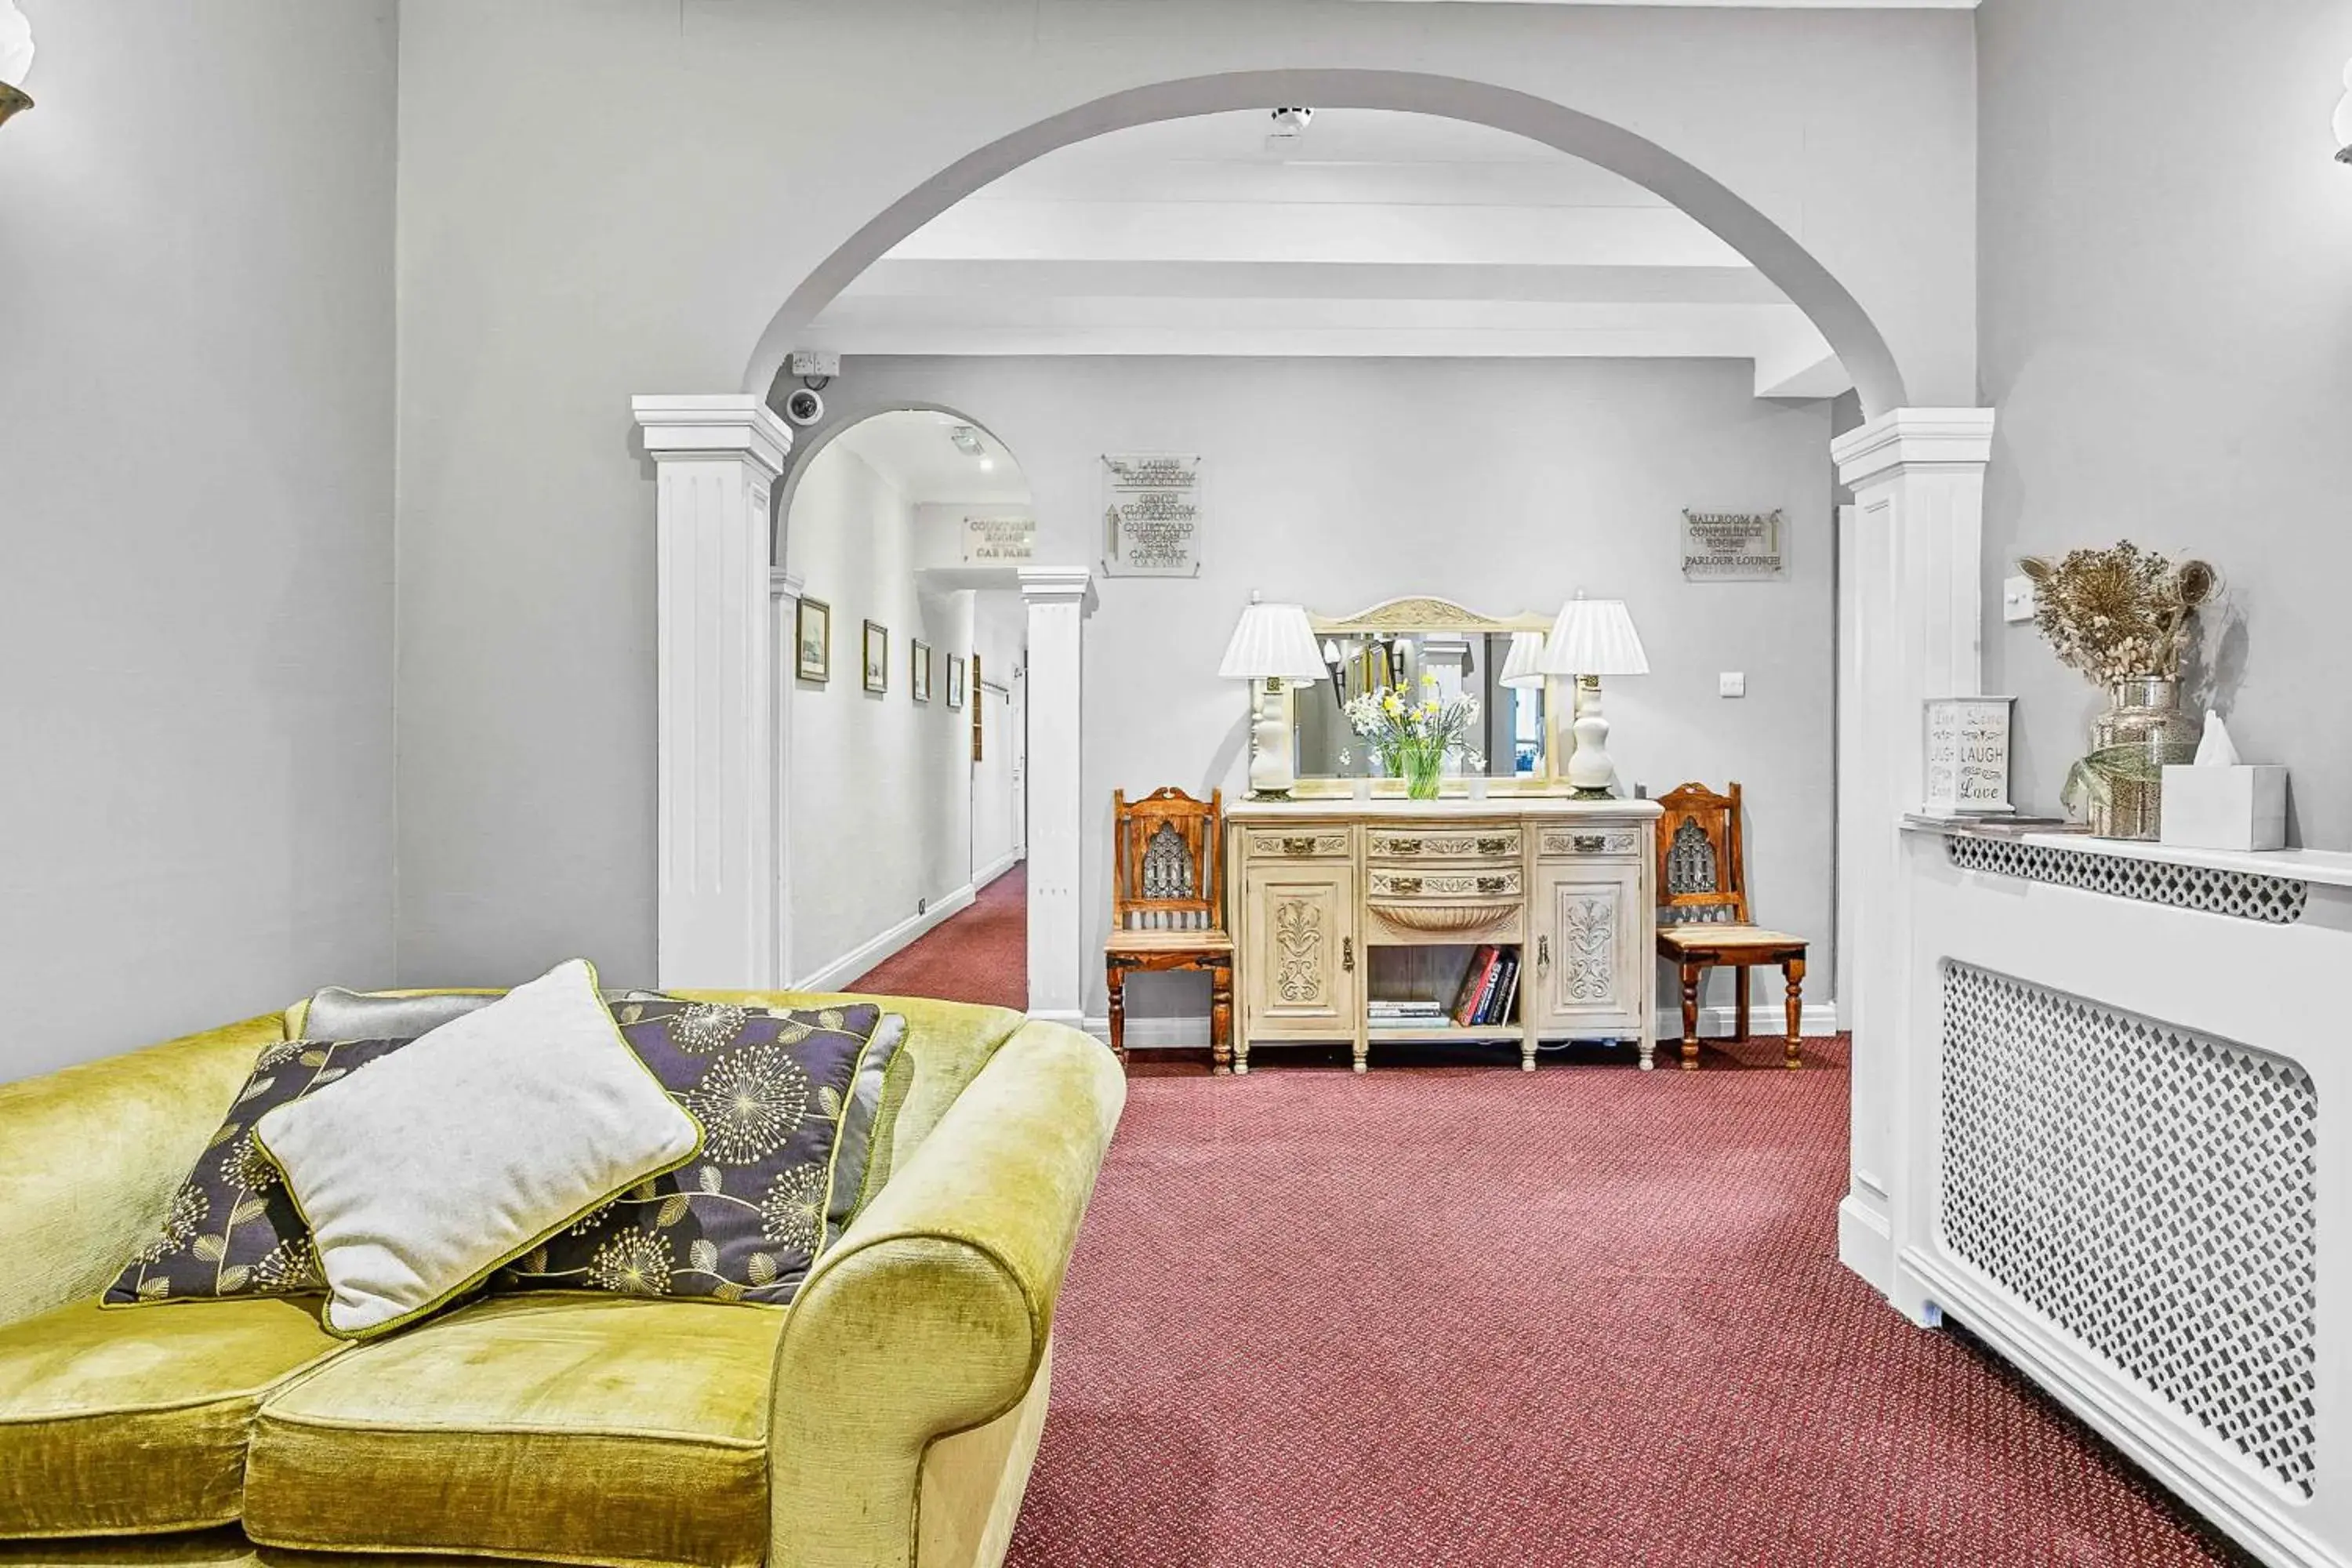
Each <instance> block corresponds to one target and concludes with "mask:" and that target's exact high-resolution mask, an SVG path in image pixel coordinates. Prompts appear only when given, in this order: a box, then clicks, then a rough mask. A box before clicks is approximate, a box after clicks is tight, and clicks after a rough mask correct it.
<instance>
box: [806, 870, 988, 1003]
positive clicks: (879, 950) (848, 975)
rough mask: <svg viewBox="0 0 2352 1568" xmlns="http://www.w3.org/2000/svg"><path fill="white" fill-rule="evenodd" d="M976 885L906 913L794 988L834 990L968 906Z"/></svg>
mask: <svg viewBox="0 0 2352 1568" xmlns="http://www.w3.org/2000/svg"><path fill="white" fill-rule="evenodd" d="M977 896H978V889H976V888H975V887H974V886H973V885H972V884H971V883H970V882H966V883H965V884H964V885H963V886H962V887H961V888H958V889H956V890H955V891H954V892H952V893H950V894H948V895H947V897H945V898H943V899H941V900H939V901H938V902H937V903H935V904H933V905H932V906H931V907H930V908H929V909H928V910H924V911H923V912H922V913H921V914H919V915H909V916H908V917H907V918H906V919H905V920H903V921H899V922H898V924H897V925H894V926H892V927H891V928H890V929H889V930H887V931H883V932H882V933H881V934H880V935H878V936H876V937H873V938H871V939H869V940H868V941H866V942H860V943H858V944H857V945H856V947H854V948H852V949H850V950H849V951H848V952H845V953H843V954H842V955H841V956H840V957H839V958H836V959H835V960H834V961H833V962H832V963H828V964H826V965H825V966H824V968H822V969H819V970H816V971H814V973H810V974H807V975H805V976H803V978H801V979H799V980H795V981H794V982H793V985H792V989H793V990H795V991H838V990H840V989H841V988H842V987H843V986H845V985H846V984H849V983H850V982H851V981H853V980H855V979H856V978H857V977H858V976H859V975H861V974H863V973H866V971H867V970H869V969H872V968H873V967H874V966H875V965H876V964H877V963H881V962H882V961H883V960H884V959H886V958H888V957H889V956H890V955H891V954H893V953H895V952H898V950H899V949H900V948H903V947H906V946H908V944H910V943H911V942H914V941H915V940H916V939H917V938H918V937H920V936H922V935H924V934H925V933H927V932H928V931H930V929H931V928H932V927H933V926H936V925H938V924H939V923H940V921H943V920H945V919H947V918H948V917H949V916H950V915H951V914H954V913H955V912H956V911H957V910H963V909H969V908H971V901H972V900H973V899H974V898H975V897H977Z"/></svg>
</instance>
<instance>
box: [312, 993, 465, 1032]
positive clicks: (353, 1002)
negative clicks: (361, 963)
mask: <svg viewBox="0 0 2352 1568" xmlns="http://www.w3.org/2000/svg"><path fill="white" fill-rule="evenodd" d="M500 994H501V993H499V992H496V991H347V990H345V989H344V988H343V987H341V986H340V985H324V986H321V987H320V988H319V989H318V990H316V991H313V992H312V993H310V996H309V997H308V999H306V1000H304V1001H303V1002H301V1003H299V1004H298V1005H297V1007H296V1008H290V1009H289V1010H288V1011H289V1016H288V1022H289V1025H290V1026H292V1032H293V1033H295V1034H298V1035H307V1036H309V1037H310V1038H311V1039H314V1040H413V1039H415V1038H416V1037H417V1036H419V1035H425V1034H430V1033H432V1032H433V1031H434V1030H436V1029H437V1028H439V1027H440V1026H442V1025H444V1024H446V1023H448V1022H449V1021H450V1020H451V1019H453V1018H462V1017H464V1016H466V1015H467V1014H468V1013H478V1012H480V1011H481V1010H482V1009H483V1008H485V1007H487V1006H488V1005H490V1004H491V1003H493V1002H495V1001H497V1000H498V999H499V995H500Z"/></svg>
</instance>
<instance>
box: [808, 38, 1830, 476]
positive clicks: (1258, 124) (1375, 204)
mask: <svg viewBox="0 0 2352 1568" xmlns="http://www.w3.org/2000/svg"><path fill="white" fill-rule="evenodd" d="M1517 3H1538V0H1517ZM1273 129H1274V126H1273V123H1272V121H1271V118H1270V116H1269V114H1268V113H1265V112H1260V111H1257V110H1249V111H1244V112H1238V113H1230V114H1213V115H1203V116H1200V117H1196V118H1193V119H1190V120H1178V121H1163V122H1160V123H1159V124H1154V125H1144V126H1138V127H1136V128H1134V129H1132V130H1128V131H1120V132H1113V133H1111V134H1109V135H1106V136H1101V137H1097V138H1095V139H1094V140H1092V141H1088V142H1079V143H1077V144H1076V145H1074V146H1070V147H1066V148H1063V149H1061V150H1060V151H1058V152H1055V153H1049V154H1047V155H1046V156H1045V157H1043V158H1040V159H1038V160H1036V161H1035V162H1034V163H1029V164H1027V165H1025V166H1024V167H1022V168H1020V169H1016V170H1014V171H1013V173H1012V174H1007V175H1005V176H1004V177H1003V179H1001V180H999V181H997V182H996V183H995V184H992V185H990V186H988V187H987V188H985V189H983V190H982V191H979V192H977V193H975V194H974V195H971V197H969V198H967V199H966V200H964V201H962V202H960V203H958V204H957V205H955V206H953V207H950V208H949V209H948V210H947V211H946V212H944V213H942V214H940V216H938V217H937V218H935V219H933V220H932V221H931V222H930V223H929V224H927V225H926V226H923V227H922V228H921V229H919V230H918V231H917V232H916V233H914V234H913V235H910V236H908V238H907V239H906V240H904V241H903V242H901V243H900V244H899V245H898V247H896V248H894V249H893V250H891V251H890V252H889V254H888V255H887V256H886V257H884V258H882V259H881V260H880V261H878V262H877V263H876V264H875V265H874V266H873V267H871V268H868V269H867V270H866V273H865V275H864V276H862V277H860V278H859V279H857V280H856V282H854V283H853V284H851V285H850V287H849V288H848V289H846V290H845V291H844V293H843V294H842V295H841V296H840V298H839V299H837V300H835V301H834V302H833V303H832V305H830V306H829V307H827V309H826V310H824V312H823V313H822V314H821V315H820V316H819V317H818V318H817V320H816V321H815V322H814V324H813V326H812V330H811V332H810V338H811V341H812V342H814V343H815V344H816V345H817V346H820V347H824V348H831V349H836V350H839V351H841V352H843V353H907V354H1081V353H1082V354H1107V353H1123V354H1340V355H1348V354H1356V355H1510V356H1526V355H1534V356H1610V357H1622V356H1637V357H1638V356H1650V355H1667V356H1675V357H1691V356H1696V357H1704V358H1731V359H1742V360H1748V361H1752V362H1754V363H1755V366H1756V384H1757V391H1758V395H1777V396H1815V397H1818V396H1827V395H1832V394H1833V393H1837V392H1840V391H1843V390H1844V388H1845V387H1846V386H1847V385H1848V384H1850V383H1849V382H1848V379H1847V378H1846V376H1845V375H1844V373H1843V369H1842V368H1841V367H1840V366H1839V365H1838V363H1837V362H1836V361H1835V359H1833V358H1832V356H1831V354H1830V352H1829V348H1828V345H1827V344H1826V343H1825V342H1823V341H1822V337H1821V334H1820V333H1819V332H1818V331H1815V330H1814V329H1813V327H1812V324H1811V322H1810V321H1807V320H1806V319H1805V317H1804V315H1803V314H1802V312H1801V311H1799V310H1797V308H1796V307H1795V306H1793V305H1791V304H1790V303H1789V302H1788V300H1787V299H1786V298H1785V297H1784V296H1782V295H1781V294H1780V291H1779V290H1778V289H1775V288H1773V287H1772V285H1771V284H1770V283H1769V282H1768V281H1767V280H1766V279H1764V278H1763V276H1762V275H1761V274H1759V273H1758V272H1757V271H1756V270H1755V268H1752V267H1749V266H1748V264H1747V263H1746V262H1745V261H1744V260H1743V259H1742V258H1740V257H1739V255H1738V253H1737V252H1735V251H1733V250H1732V249H1731V248H1730V247H1727V246H1726V245H1725V244H1724V243H1723V242H1722V241H1720V240H1718V239H1717V238H1716V237H1714V236H1713V235H1712V234H1709V233H1708V232H1707V231H1706V229H1704V228H1702V227H1701V226H1699V225H1698V224H1697V223H1696V222H1695V221H1694V220H1692V219H1691V218H1689V217H1687V216H1684V214H1683V213H1682V212H1681V211H1679V210H1678V209H1676V208H1675V207H1672V206H1669V205H1666V204H1665V203H1664V202H1663V201H1662V200H1660V199H1659V198H1658V197H1657V196H1655V195H1652V194H1651V193H1650V192H1648V191H1646V190H1644V189H1643V188H1642V187H1640V186H1638V185H1635V184H1632V183H1631V182H1629V181H1626V180H1623V179H1621V178H1619V177H1618V176H1616V175H1614V174H1609V173H1607V172H1606V171H1604V170H1601V169H1599V168H1596V167H1595V166H1593V165H1592V164H1590V163H1583V162H1581V161H1580V160H1578V159H1574V158H1570V157H1568V156H1567V155H1565V154H1563V153H1559V152H1556V151H1555V150H1553V149H1551V148H1549V147H1546V146H1543V145H1542V144H1540V143H1538V142H1529V141H1527V140H1525V139H1524V138H1521V137H1517V136H1514V135H1511V134H1509V133H1508V132H1501V131H1495V130H1491V129H1489V128H1487V127H1485V126H1481V125H1473V124H1469V123H1466V122H1464V121H1453V120H1443V119H1435V118H1433V117H1430V116H1426V115H1418V114H1398V113H1391V112H1388V111H1385V110H1336V109H1335V110H1322V111H1320V112H1318V114H1317V115H1316V116H1315V119H1314V121H1313V123H1312V124H1311V125H1310V126H1309V127H1308V128H1307V131H1306V132H1305V133H1304V134H1303V135H1301V136H1299V137H1297V138H1296V139H1295V140H1289V141H1284V140H1279V139H1273V138H1270V137H1269V132H1271V131H1272V130H1273ZM960 499H961V498H960Z"/></svg>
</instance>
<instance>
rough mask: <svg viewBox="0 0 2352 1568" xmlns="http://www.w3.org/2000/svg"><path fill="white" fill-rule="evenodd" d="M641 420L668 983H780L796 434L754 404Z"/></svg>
mask: <svg viewBox="0 0 2352 1568" xmlns="http://www.w3.org/2000/svg"><path fill="white" fill-rule="evenodd" d="M633 406H634V408H635V413H636V417H637V424H638V426H640V427H641V428H642V429H643V431H644V433H645V442H646V453H647V454H648V455H649V456H651V457H652V458H653V459H654V462H655V465H656V470H657V471H656V497H657V500H656V522H655V529H656V579H657V586H656V606H657V626H656V634H655V642H656V657H657V659H658V677H657V679H658V718H657V720H656V731H657V735H658V745H659V762H658V775H657V776H658V784H657V805H656V811H657V813H658V815H659V833H658V843H659V849H658V854H659V857H660V865H659V868H658V883H657V888H658V914H657V917H656V919H657V932H658V935H657V945H656V972H657V974H658V979H659V984H662V985H664V986H711V987H732V986H747V987H761V986H770V985H775V984H782V970H781V968H780V967H779V963H778V960H779V948H778V939H779V932H778V924H777V918H776V911H777V905H778V901H779V900H778V897H777V873H778V864H777V858H776V852H777V847H778V845H779V844H780V843H781V839H780V837H779V836H778V795H779V791H778V784H779V783H780V781H781V780H782V778H783V777H784V776H785V775H784V774H783V773H782V759H781V758H780V756H779V755H778V753H777V752H776V749H775V748H776V737H777V734H778V729H777V725H776V722H775V709H774V702H775V664H774V651H773V637H774V615H775V611H774V606H773V604H772V584H771V582H770V576H769V559H768V558H769V531H770V529H769V505H768V498H769V494H770V491H771V489H772V487H773V485H774V483H775V479H776V477H777V475H778V474H780V473H782V471H783V464H784V457H785V455H786V454H787V453H788V452H790V451H791V450H792V441H793V438H792V431H791V429H790V428H789V427H788V426H785V425H784V423H783V422H782V420H780V419H778V418H777V417H776V416H774V415H773V414H772V413H770V412H769V410H768V408H767V406H766V405H765V404H763V403H762V402H761V400H760V399H759V398H757V397H755V396H751V395H748V394H741V393H725V394H719V395H692V396H658V397H638V398H635V399H634V400H633Z"/></svg>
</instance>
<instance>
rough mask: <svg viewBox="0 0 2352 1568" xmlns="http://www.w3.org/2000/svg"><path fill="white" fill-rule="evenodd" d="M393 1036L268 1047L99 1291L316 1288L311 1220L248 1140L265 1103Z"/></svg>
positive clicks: (155, 1294) (134, 1298) (321, 1285)
mask: <svg viewBox="0 0 2352 1568" xmlns="http://www.w3.org/2000/svg"><path fill="white" fill-rule="evenodd" d="M402 1044H403V1042H402V1041H399V1040H390V1039H379V1040H357V1039H353V1040H288V1041H286V1042H284V1043H283V1044H280V1045H275V1046H270V1047H266V1048H265V1049H264V1050H263V1051H262V1053H261V1055H260V1058H258V1059H257V1061H256V1062H255V1063H254V1067H253V1071H252V1072H251V1073H250V1074H249V1075H247V1079H246V1080H245V1086H244V1087H243V1088H242V1089H239V1090H238V1091H237V1096H236V1100H235V1102H234V1103H232V1104H231V1105H230V1107H229V1111H228V1118H227V1120H226V1121H223V1122H222V1123H221V1125H220V1129H219V1131H215V1133H214V1134H213V1135H212V1141H211V1142H208V1143H206V1144H205V1152H203V1153H202V1154H200V1155H198V1156H197V1157H196V1163H195V1168H194V1169H193V1170H191V1171H190V1172H189V1173H188V1179H187V1180H186V1181H184V1182H183V1183H182V1184H180V1188H179V1190H178V1191H177V1192H176V1193H174V1194H173V1196H172V1203H171V1206H170V1208H169V1209H167V1210H166V1211H165V1212H164V1214H163V1216H162V1217H161V1218H160V1219H159V1220H158V1221H157V1222H156V1225H155V1227H154V1228H153V1230H152V1231H151V1232H150V1233H149V1234H148V1236H147V1237H146V1238H145V1239H144V1240H143V1241H142V1242H141V1243H140V1247H139V1250H138V1251H136V1252H134V1253H133V1254H131V1261H130V1262H128V1263H126V1264H124V1265H123V1266H122V1272H121V1274H119V1275H117V1276H116V1277H115V1280H114V1283H113V1284H112V1285H111V1286H110V1287H109V1288H108V1289H107V1292H106V1300H108V1302H109V1303H110V1304H112V1305H115V1306H128V1305H131V1304H132V1303H135V1302H145V1301H182V1300H188V1299H189V1298H191V1297H205V1296H302V1295H310V1296H315V1295H317V1294H318V1293H319V1292H320V1291H321V1290H324V1289H326V1288H327V1286H326V1281H325V1279H322V1278H321V1277H320V1273H319V1255H318V1253H317V1251H316V1250H315V1249H314V1248H313V1247H311V1245H310V1226H307V1225H304V1224H303V1223H302V1215H301V1214H300V1213H299V1211H298V1210H297V1209H296V1208H295V1207H294V1200H293V1199H292V1198H291V1197H289V1196H288V1195H287V1192H286V1184H285V1182H284V1181H283V1180H282V1179H280V1177H279V1175H278V1167H277V1166H276V1165H275V1164H273V1163H270V1161H269V1160H268V1157H267V1156H265V1155H264V1154H263V1153H262V1152H261V1147H260V1145H259V1144H258V1143H257V1142H254V1137H253V1124H254V1122H256V1121H258V1120H260V1118H261V1115H262V1113H263V1112H264V1111H267V1110H274V1109H275V1108H276V1107H278V1106H280V1105H289V1104H291V1103H292V1102H293V1101H295V1100H300V1099H301V1098H303V1097H304V1096H305V1095H308V1094H311V1093H314V1092H316V1091H317V1090H319V1089H323V1088H325V1087H326V1086H327V1085H329V1084H331V1083H339V1082H341V1080H342V1079H345V1078H348V1077H350V1076H351V1075H352V1073H353V1072H355V1071H357V1070H358V1069H359V1068H363V1067H365V1066H367V1065H368V1064H369V1063H370V1062H373V1061H375V1060H376V1059H378V1058H382V1057H384V1056H388V1055H390V1054H391V1053H392V1052H394V1051H396V1050H398V1049H399V1048H400V1047H401V1045H402Z"/></svg>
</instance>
